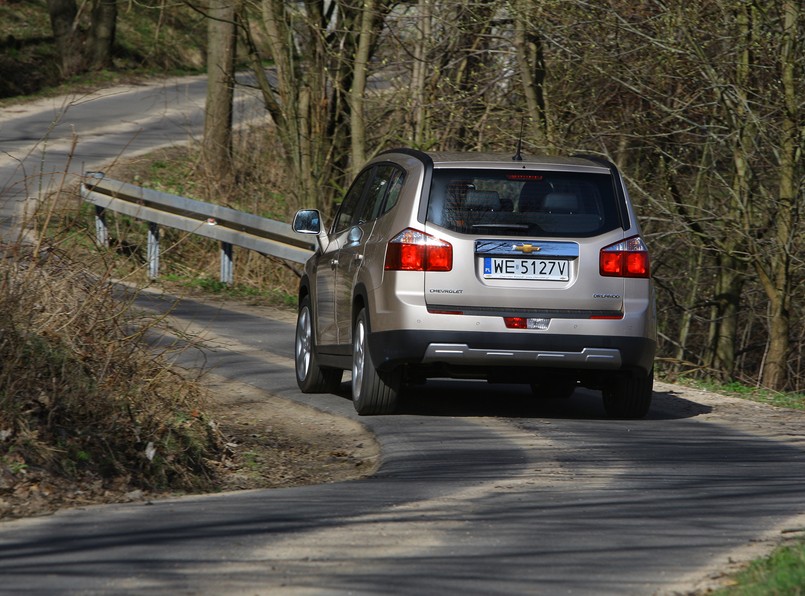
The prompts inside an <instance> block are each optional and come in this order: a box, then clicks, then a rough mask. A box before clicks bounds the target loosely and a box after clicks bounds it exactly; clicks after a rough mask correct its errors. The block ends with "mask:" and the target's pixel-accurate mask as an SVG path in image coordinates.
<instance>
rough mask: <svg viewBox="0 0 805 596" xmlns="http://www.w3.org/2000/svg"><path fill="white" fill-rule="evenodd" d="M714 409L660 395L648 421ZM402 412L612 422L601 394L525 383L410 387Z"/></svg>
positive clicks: (346, 393) (345, 387)
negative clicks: (557, 391)
mask: <svg viewBox="0 0 805 596" xmlns="http://www.w3.org/2000/svg"><path fill="white" fill-rule="evenodd" d="M338 394H339V395H340V396H341V397H344V398H345V399H351V398H350V385H349V382H346V383H343V384H342V385H341V390H340V391H339V393H338ZM711 410H712V408H711V407H710V406H707V405H704V404H700V403H696V402H694V401H691V400H689V399H686V398H684V397H682V396H681V395H679V394H677V393H675V392H668V391H655V392H654V397H653V400H652V407H651V410H650V411H649V413H648V416H646V419H647V420H678V419H682V418H693V417H695V416H701V415H703V414H707V413H709V412H710V411H711ZM398 414H400V415H411V416H451V417H487V416H490V417H497V418H546V419H572V420H596V419H605V418H607V416H606V413H605V412H604V406H603V403H602V398H601V392H600V391H593V390H590V389H583V388H580V389H577V390H576V391H575V393H574V394H573V395H572V396H571V397H570V398H568V399H550V398H540V397H535V396H534V395H533V394H532V392H531V389H530V388H529V387H528V386H526V385H504V384H494V383H487V382H485V381H442V380H434V381H428V382H427V383H425V384H424V385H415V386H412V387H408V388H407V389H406V390H405V393H404V394H403V399H402V404H401V406H400V411H399V412H398Z"/></svg>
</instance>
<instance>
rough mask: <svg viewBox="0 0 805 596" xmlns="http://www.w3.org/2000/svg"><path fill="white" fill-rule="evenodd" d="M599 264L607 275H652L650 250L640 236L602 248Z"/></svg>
mask: <svg viewBox="0 0 805 596" xmlns="http://www.w3.org/2000/svg"><path fill="white" fill-rule="evenodd" d="M598 265H599V271H600V272H601V275H603V276H605V277H646V278H647V277H651V266H650V263H649V258H648V250H647V249H646V245H645V243H644V242H643V239H642V238H640V236H635V237H633V238H627V239H626V240H623V241H621V242H617V243H615V244H611V245H609V246H607V247H605V248H602V249H601V253H600V255H599V260H598Z"/></svg>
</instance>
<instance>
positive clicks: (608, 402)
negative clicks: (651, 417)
mask: <svg viewBox="0 0 805 596" xmlns="http://www.w3.org/2000/svg"><path fill="white" fill-rule="evenodd" d="M653 389H654V371H653V370H652V371H651V372H650V373H649V374H648V375H647V376H645V377H622V378H619V379H617V380H616V381H614V382H613V383H612V384H611V385H610V386H609V387H606V388H605V389H604V390H603V396H604V410H605V411H606V413H607V416H609V417H610V418H622V419H638V418H644V417H645V416H646V414H648V411H649V408H650V407H651V395H652V391H653Z"/></svg>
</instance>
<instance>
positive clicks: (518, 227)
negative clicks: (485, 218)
mask: <svg viewBox="0 0 805 596" xmlns="http://www.w3.org/2000/svg"><path fill="white" fill-rule="evenodd" d="M530 227H531V226H529V225H528V224H515V223H508V224H507V223H480V224H473V225H472V228H473V229H475V228H486V229H491V230H520V231H522V230H525V231H528V229H529V228H530Z"/></svg>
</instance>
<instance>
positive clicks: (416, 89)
mask: <svg viewBox="0 0 805 596" xmlns="http://www.w3.org/2000/svg"><path fill="white" fill-rule="evenodd" d="M431 2H432V0H419V18H418V22H419V27H418V29H417V38H416V46H415V48H414V67H413V73H412V75H411V90H412V93H411V95H412V99H413V102H414V109H413V134H412V135H411V136H412V141H413V143H414V146H416V147H421V146H422V145H423V143H424V142H425V137H426V132H425V130H426V128H425V125H426V122H427V111H426V109H425V80H426V76H425V73H426V72H427V70H428V44H429V43H431V19H432V18H433V16H432V12H431V10H432V8H431Z"/></svg>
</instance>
